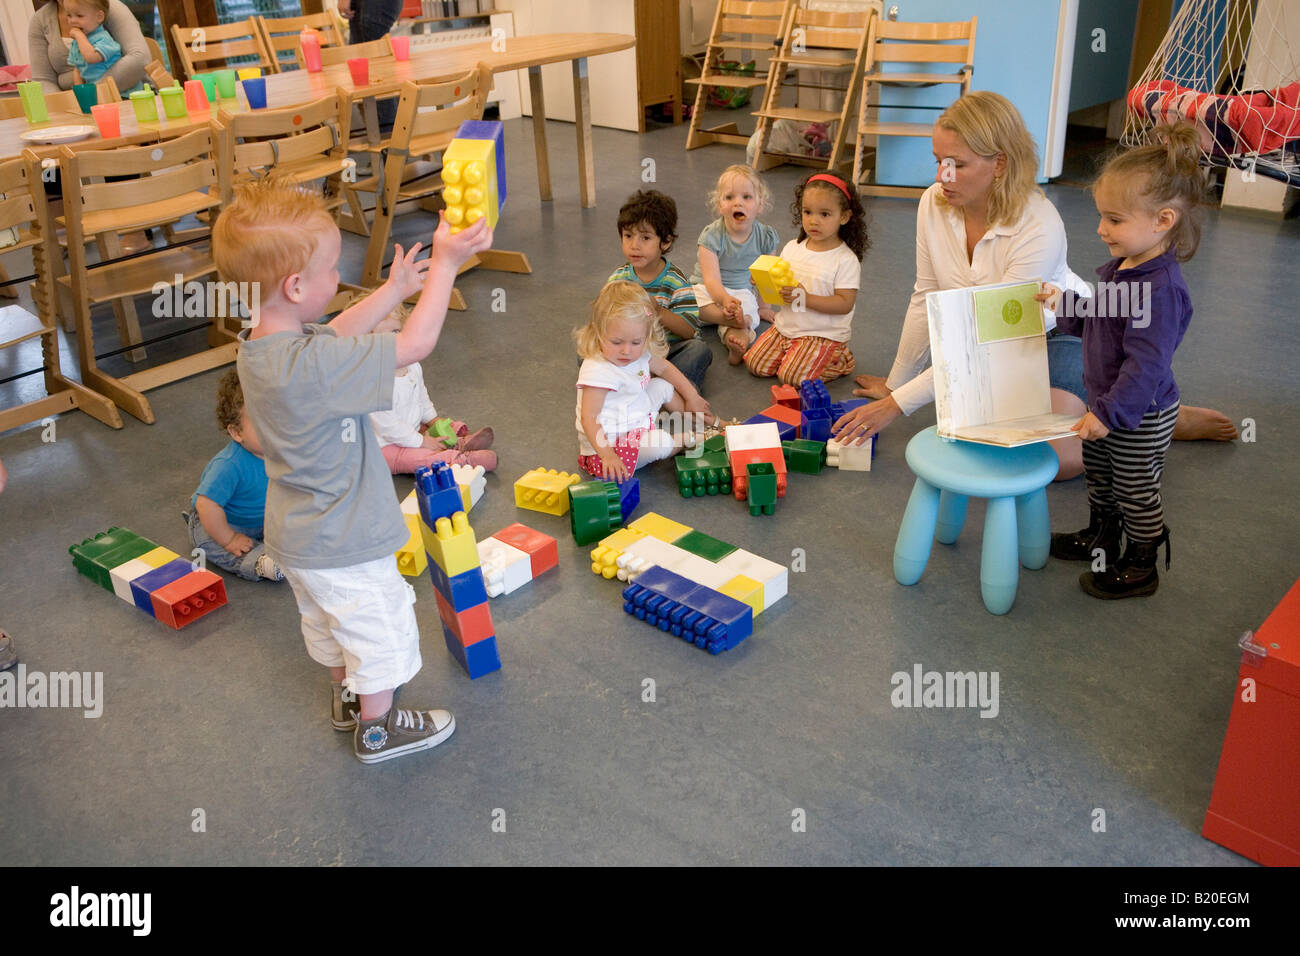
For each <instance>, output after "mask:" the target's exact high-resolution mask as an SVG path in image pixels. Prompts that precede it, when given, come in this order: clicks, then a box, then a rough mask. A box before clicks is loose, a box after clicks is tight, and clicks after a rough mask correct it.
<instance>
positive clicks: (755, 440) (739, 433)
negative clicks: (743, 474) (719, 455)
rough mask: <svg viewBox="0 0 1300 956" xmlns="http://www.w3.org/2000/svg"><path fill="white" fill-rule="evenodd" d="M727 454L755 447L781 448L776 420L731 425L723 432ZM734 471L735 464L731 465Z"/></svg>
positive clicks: (729, 455) (750, 449)
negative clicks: (754, 423)
mask: <svg viewBox="0 0 1300 956" xmlns="http://www.w3.org/2000/svg"><path fill="white" fill-rule="evenodd" d="M722 437H723V439H724V442H725V446H726V449H727V456H728V457H731V455H733V454H734V453H736V452H738V451H752V450H753V449H755V448H775V449H777V450H778V451H780V449H781V432H780V430H779V429H778V428H777V425H776V422H763V423H761V424H756V425H732V426H731V427H730V428H728V429H727V430H726V432H725V433H723V436H722ZM732 472H733V474H734V472H735V465H734V464H733V465H732Z"/></svg>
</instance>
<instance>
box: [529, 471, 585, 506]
mask: <svg viewBox="0 0 1300 956" xmlns="http://www.w3.org/2000/svg"><path fill="white" fill-rule="evenodd" d="M578 481H579V478H578V476H577V475H574V474H569V473H568V472H563V471H556V470H555V469H554V468H551V469H549V470H548V469H545V468H534V469H533V470H532V471H530V472H528V473H527V474H525V475H524V476H523V477H522V478H520V479H519V480H518V481H516V482H515V505H516V507H519V508H528V509H529V510H531V511H540V512H542V513H543V514H548V515H565V514H568V513H569V493H568V489H569V485H576V484H577V483H578Z"/></svg>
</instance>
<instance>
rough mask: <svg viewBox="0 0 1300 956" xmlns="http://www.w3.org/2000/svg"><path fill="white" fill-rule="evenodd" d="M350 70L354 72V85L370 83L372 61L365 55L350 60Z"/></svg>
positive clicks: (367, 84)
mask: <svg viewBox="0 0 1300 956" xmlns="http://www.w3.org/2000/svg"><path fill="white" fill-rule="evenodd" d="M348 72H350V73H351V74H352V85H353V86H369V85H370V61H369V60H367V59H366V58H365V57H364V56H361V57H357V58H356V59H355V60H348Z"/></svg>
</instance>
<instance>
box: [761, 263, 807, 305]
mask: <svg viewBox="0 0 1300 956" xmlns="http://www.w3.org/2000/svg"><path fill="white" fill-rule="evenodd" d="M749 276H750V278H751V279H753V280H754V287H755V288H756V289H758V294H759V295H760V296H761V297H762V299H763V301H764V302H766V303H767V304H768V305H785V299H783V298H781V289H782V287H784V286H794V285H798V283H797V282H796V281H795V277H794V269H793V268H792V267H791V266H790V263H788V262H786V260H784V259H782V258H781V257H780V256H759V257H758V258H757V259H755V260H754V261H753V262H752V263H751V264H750V266H749Z"/></svg>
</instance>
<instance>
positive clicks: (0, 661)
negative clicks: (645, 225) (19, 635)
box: [0, 631, 18, 671]
mask: <svg viewBox="0 0 1300 956" xmlns="http://www.w3.org/2000/svg"><path fill="white" fill-rule="evenodd" d="M17 663H18V652H17V651H16V650H14V642H13V638H11V637H10V636H9V635H8V634H6V633H5V632H4V631H0V671H7V670H8V669H9V668H11V667H13V666H14V665H15V664H17Z"/></svg>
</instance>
